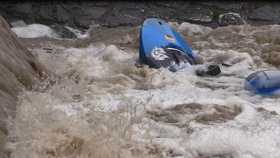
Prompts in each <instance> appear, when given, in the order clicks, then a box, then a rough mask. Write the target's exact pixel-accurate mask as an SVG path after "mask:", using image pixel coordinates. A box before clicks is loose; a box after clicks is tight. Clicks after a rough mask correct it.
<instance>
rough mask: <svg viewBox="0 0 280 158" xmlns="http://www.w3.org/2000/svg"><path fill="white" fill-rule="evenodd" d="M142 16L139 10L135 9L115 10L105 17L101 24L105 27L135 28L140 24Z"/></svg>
mask: <svg viewBox="0 0 280 158" xmlns="http://www.w3.org/2000/svg"><path fill="white" fill-rule="evenodd" d="M142 14H143V13H142V12H141V10H136V9H124V10H120V11H118V10H116V11H114V12H113V13H111V14H109V15H107V16H105V17H104V18H103V19H102V23H101V24H102V25H103V26H107V27H118V26H136V25H140V24H141V22H142V19H141V17H142ZM139 17H140V18H139Z"/></svg>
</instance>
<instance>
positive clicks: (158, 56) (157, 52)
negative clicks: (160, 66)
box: [151, 48, 169, 60]
mask: <svg viewBox="0 0 280 158" xmlns="http://www.w3.org/2000/svg"><path fill="white" fill-rule="evenodd" d="M151 54H152V57H153V58H154V59H155V60H164V59H166V58H169V57H168V56H167V55H166V54H165V51H164V50H163V49H162V48H154V49H153V50H152V53H151Z"/></svg>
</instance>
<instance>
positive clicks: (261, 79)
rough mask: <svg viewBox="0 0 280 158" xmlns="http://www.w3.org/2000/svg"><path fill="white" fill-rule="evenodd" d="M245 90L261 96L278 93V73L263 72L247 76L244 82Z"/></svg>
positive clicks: (279, 81) (279, 84) (279, 76)
mask: <svg viewBox="0 0 280 158" xmlns="http://www.w3.org/2000/svg"><path fill="white" fill-rule="evenodd" d="M245 89H247V90H250V91H252V92H254V93H257V94H261V95H270V94H276V93H279V92H280V71H277V70H265V71H259V72H255V73H253V74H251V75H249V76H248V77H247V78H246V81H245Z"/></svg>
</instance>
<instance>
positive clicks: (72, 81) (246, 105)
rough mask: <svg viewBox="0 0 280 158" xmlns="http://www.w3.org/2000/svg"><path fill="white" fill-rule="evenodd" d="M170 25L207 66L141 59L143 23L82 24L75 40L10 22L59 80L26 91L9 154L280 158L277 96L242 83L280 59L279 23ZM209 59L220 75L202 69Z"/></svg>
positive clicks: (15, 157)
mask: <svg viewBox="0 0 280 158" xmlns="http://www.w3.org/2000/svg"><path fill="white" fill-rule="evenodd" d="M169 23H170V24H171V25H172V26H173V27H174V28H175V29H176V30H177V31H178V32H179V33H181V34H182V35H183V36H184V38H185V39H186V41H187V42H188V43H189V45H190V47H191V48H192V49H193V51H194V52H195V53H197V54H198V56H199V58H200V59H201V60H202V61H203V62H204V65H196V66H192V67H188V68H185V69H182V70H179V71H178V72H175V73H174V72H170V71H168V70H166V69H150V68H148V67H147V66H139V64H137V60H138V36H139V27H129V28H100V27H92V28H91V29H90V30H88V31H87V32H86V33H84V34H82V33H80V32H79V31H77V30H76V33H77V35H78V38H77V39H74V40H73V39H72V40H71V39H62V38H59V37H58V35H56V34H55V33H54V32H53V31H52V30H51V29H49V28H48V27H47V26H44V25H32V26H30V25H29V26H28V27H22V28H13V31H14V32H16V33H17V35H18V36H19V37H21V40H23V41H24V43H25V44H26V45H27V47H28V49H29V50H30V51H31V52H32V54H34V55H35V56H36V57H38V58H39V60H40V61H41V62H42V63H43V64H44V65H45V66H46V67H47V68H48V69H49V70H51V71H52V72H53V73H54V74H55V77H52V78H51V79H50V80H47V81H46V82H45V84H44V86H42V87H38V88H37V89H39V90H37V91H25V92H23V93H22V94H21V95H20V97H19V101H18V105H17V112H16V118H15V119H14V120H13V121H12V125H11V126H10V127H9V131H10V135H9V137H10V143H9V144H8V146H9V148H10V150H11V151H12V152H11V157H12V158H56V157H65V158H66V157H67V158H70V157H71V158H87V157H88V158H96V157H98V158H102V157H104V158H105V157H106V158H108V157H112V158H114V157H116V158H130V157H133V158H137V157H139V158H140V157H141V158H142V157H151V158H157V157H160V158H163V157H176V158H210V157H211V158H212V157H219V158H262V157H266V158H276V157H280V150H279V149H280V116H279V113H280V108H279V107H280V99H279V96H277V95H276V96H260V95H256V94H253V93H251V92H249V91H247V90H245V89H244V79H245V77H247V76H248V75H249V74H251V73H253V72H255V71H259V70H265V69H277V67H278V66H279V64H280V56H279V51H280V45H279V44H280V37H279V33H280V26H279V25H267V26H249V25H240V26H227V27H218V28H216V29H212V28H209V27H204V26H200V25H194V24H190V23H182V24H178V23H172V22H169ZM36 29H37V32H36ZM32 30H33V31H32ZM34 30H35V31H34ZM38 31H39V33H38ZM40 31H41V32H40ZM42 35H46V36H47V37H40V36H42ZM221 63H227V64H228V65H229V66H223V65H221ZM207 64H220V66H221V70H222V73H221V74H220V75H219V76H215V77H211V76H205V77H199V76H196V75H195V70H196V69H199V68H201V67H203V66H205V65H207Z"/></svg>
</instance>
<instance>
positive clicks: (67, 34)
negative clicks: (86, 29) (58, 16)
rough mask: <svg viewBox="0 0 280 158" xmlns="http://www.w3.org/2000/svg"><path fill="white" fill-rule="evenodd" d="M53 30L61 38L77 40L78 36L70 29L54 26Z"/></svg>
mask: <svg viewBox="0 0 280 158" xmlns="http://www.w3.org/2000/svg"><path fill="white" fill-rule="evenodd" d="M51 28H52V29H53V30H54V31H55V32H56V33H57V34H58V35H59V36H60V37H61V38H70V39H74V38H77V36H76V35H75V34H74V33H73V32H72V31H70V30H69V29H67V28H65V27H64V26H61V25H52V26H51Z"/></svg>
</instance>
